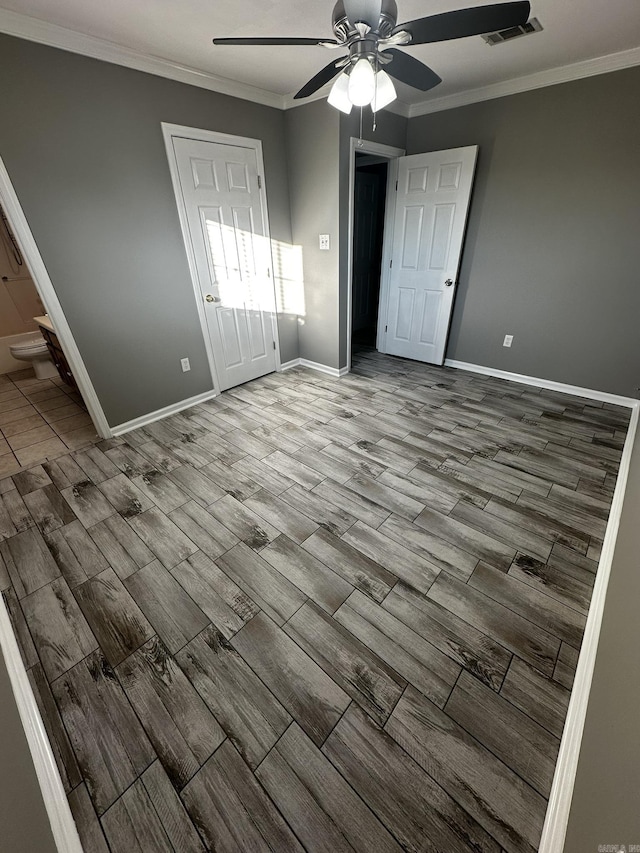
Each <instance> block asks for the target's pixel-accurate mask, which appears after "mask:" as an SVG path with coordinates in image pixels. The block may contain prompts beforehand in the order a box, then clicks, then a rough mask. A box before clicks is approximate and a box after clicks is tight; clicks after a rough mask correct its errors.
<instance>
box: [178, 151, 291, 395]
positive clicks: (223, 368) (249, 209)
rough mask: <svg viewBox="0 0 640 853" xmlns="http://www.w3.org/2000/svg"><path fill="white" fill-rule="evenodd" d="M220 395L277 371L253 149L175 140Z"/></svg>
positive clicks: (266, 242)
mask: <svg viewBox="0 0 640 853" xmlns="http://www.w3.org/2000/svg"><path fill="white" fill-rule="evenodd" d="M173 148H174V152H175V157H176V163H177V168H178V177H179V181H180V189H181V192H182V197H183V201H184V206H185V211H186V217H187V221H188V226H189V235H190V238H191V243H192V248H193V255H194V259H195V266H196V270H197V276H198V282H199V286H200V291H201V293H200V295H201V298H202V300H203V304H204V306H205V316H206V321H207V328H208V333H209V338H210V340H211V349H212V351H213V356H214V361H215V365H216V372H217V374H218V382H219V384H220V390H221V391H224V390H225V389H226V388H232V387H233V386H235V385H240V384H241V383H243V382H248V381H249V380H250V379H255V378H256V377H258V376H264V374H265V373H271V372H272V371H274V370H275V369H276V357H275V356H276V354H275V334H274V327H275V293H274V287H273V278H272V272H271V249H270V243H269V238H268V234H267V228H266V212H265V210H264V208H263V202H262V194H261V192H260V185H259V179H258V164H257V156H256V151H255V148H248V147H247V148H244V147H242V146H238V145H226V144H222V143H218V142H203V141H200V140H197V139H184V138H181V137H173Z"/></svg>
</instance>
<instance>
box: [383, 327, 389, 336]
mask: <svg viewBox="0 0 640 853" xmlns="http://www.w3.org/2000/svg"><path fill="white" fill-rule="evenodd" d="M388 328H389V327H388V326H385V327H384V333H385V335H386V334H387V329H388Z"/></svg>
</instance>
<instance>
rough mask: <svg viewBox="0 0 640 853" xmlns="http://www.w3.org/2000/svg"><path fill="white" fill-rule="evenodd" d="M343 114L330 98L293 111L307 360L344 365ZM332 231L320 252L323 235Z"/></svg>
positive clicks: (295, 218) (289, 120)
mask: <svg viewBox="0 0 640 853" xmlns="http://www.w3.org/2000/svg"><path fill="white" fill-rule="evenodd" d="M339 116H340V114H339V113H338V112H337V110H335V109H333V107H330V106H328V104H327V103H326V101H325V100H320V101H313V102H311V103H309V104H304V105H303V106H300V107H295V108H294V109H291V110H287V112H286V113H285V122H286V128H287V160H288V165H289V187H290V200H291V223H292V238H293V244H294V245H295V246H299V247H301V249H302V259H303V269H304V310H303V311H301V316H300V321H299V328H298V336H299V341H300V356H301V358H306V359H309V360H310V361H316V362H319V363H320V364H325V365H327V366H329V367H334V368H337V367H338V360H339V359H338V257H339V243H340V241H339V233H338V219H339V216H338V169H339V157H338V152H339V134H340V119H339ZM319 234H329V235H330V239H331V243H330V246H331V248H330V250H329V251H328V252H326V251H320V249H319V248H318V235H319Z"/></svg>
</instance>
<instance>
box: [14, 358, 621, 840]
mask: <svg viewBox="0 0 640 853" xmlns="http://www.w3.org/2000/svg"><path fill="white" fill-rule="evenodd" d="M17 387H20V386H17ZM23 387H25V388H26V387H28V386H23ZM49 390H50V391H51V389H49ZM35 393H36V394H37V393H38V392H35ZM63 393H64V392H63ZM10 399H11V398H10ZM44 399H54V397H51V398H47V397H46V396H45V397H44V398H42V400H44ZM37 402H38V401H36V403H37ZM36 403H34V404H33V405H34V408H35V405H36ZM36 411H37V410H36ZM45 411H49V410H45ZM71 417H74V416H71ZM628 421H629V412H628V410H626V409H620V408H616V407H613V406H610V405H608V404H605V405H603V404H601V403H593V402H590V401H586V400H584V399H579V398H576V397H569V396H566V395H563V394H558V393H554V392H550V391H542V390H540V389H538V388H530V387H526V386H523V385H517V384H515V383H510V382H505V381H502V380H498V379H493V378H490V377H486V376H477V375H472V374H469V373H464V372H462V371H457V370H451V369H448V368H433V367H430V366H428V365H422V364H419V363H417V362H411V361H404V360H402V359H396V358H391V357H387V356H381V355H379V354H377V353H370V354H363V355H360V356H359V357H358V359H357V360H356V362H355V365H354V372H353V373H351V374H350V375H349V376H345V377H343V378H342V379H331V378H329V377H326V376H323V375H322V374H318V373H314V372H313V371H310V370H305V369H303V368H298V369H294V370H291V371H288V372H286V373H279V374H272V375H271V376H265V377H263V378H262V379H258V380H256V381H254V382H250V383H248V384H247V385H244V386H241V387H239V388H235V389H232V390H230V391H226V392H225V393H224V394H222V395H220V396H219V397H217V398H216V399H214V400H210V401H208V402H206V403H203V404H201V405H198V406H194V407H192V408H191V409H187V410H185V411H184V412H181V413H180V414H177V415H174V416H172V417H169V418H166V419H164V420H162V421H158V422H157V423H153V424H149V425H148V426H146V427H144V428H141V429H138V430H135V431H133V432H131V433H128V434H127V435H125V436H121V437H119V438H113V439H108V440H106V441H103V442H100V443H98V444H97V445H95V446H92V447H89V448H87V449H85V450H80V451H76V450H74V451H69V452H68V453H67V454H66V455H62V456H59V457H57V458H56V459H55V461H46V462H44V463H43V464H42V465H35V466H33V467H31V468H29V469H26V470H23V471H21V472H20V473H18V474H14V475H12V476H8V477H4V478H3V477H0V591H1V592H2V595H3V598H4V601H5V603H6V606H7V608H8V611H9V614H10V617H11V620H12V622H13V625H14V630H15V632H16V637H17V639H18V643H19V645H20V647H21V652H22V655H23V659H24V662H25V666H26V668H27V670H28V673H29V678H30V681H31V685H32V687H33V690H34V694H35V698H36V701H37V702H38V705H39V707H40V711H41V713H42V715H43V718H44V723H45V726H46V729H47V732H48V734H49V738H50V740H51V744H52V748H53V752H54V754H55V758H56V761H57V763H58V767H59V769H60V773H61V777H62V781H63V784H64V786H65V789H66V792H67V794H68V798H69V803H70V806H71V809H72V811H73V814H74V817H75V819H76V823H77V825H78V830H79V832H80V836H81V838H82V842H83V845H84V850H85V851H86V853H107V851H110V853H133V851H134V850H135V851H140V853H164V851H166V853H170V851H192V853H203V851H205V850H207V851H213V850H215V851H218V853H240V852H241V851H242V853H244V851H247V853H248V851H251V853H254V851H255V853H262V851H264V853H268V851H273V853H285V851H292V853H293V851H295V853H302V851H304V850H306V851H308V853H326V851H331V853H353V851H356V853H382V851H385V853H401V851H402V850H410V851H414V853H417V852H418V851H436V850H440V851H446V853H500V851H504V853H534V851H536V850H537V849H538V844H539V840H540V833H541V830H542V824H543V820H544V815H545V810H546V806H547V798H548V796H549V791H550V787H551V780H552V777H553V772H554V767H555V763H556V757H557V753H558V747H559V744H560V737H561V735H562V730H563V727H564V722H565V716H566V712H567V706H568V702H569V696H570V691H571V687H572V683H573V677H574V674H575V668H576V662H577V659H578V653H579V649H580V645H581V642H582V634H583V630H584V626H585V622H586V618H587V613H588V610H589V603H590V599H591V593H592V589H593V585H594V581H595V574H596V570H597V566H598V562H597V561H598V559H599V557H600V550H601V546H602V539H603V536H604V533H605V528H606V525H607V518H608V514H609V509H610V505H611V499H612V496H613V490H614V487H615V482H616V477H617V473H618V466H619V462H620V456H621V453H622V448H623V444H624V440H625V435H626V430H627V426H628ZM52 423H55V422H52ZM18 452H20V451H19V450H18ZM0 846H1V845H0Z"/></svg>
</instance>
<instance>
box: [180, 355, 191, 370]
mask: <svg viewBox="0 0 640 853" xmlns="http://www.w3.org/2000/svg"><path fill="white" fill-rule="evenodd" d="M180 366H181V367H182V372H183V373H186V372H187V370H191V365H190V364H189V359H188V358H181V359H180Z"/></svg>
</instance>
